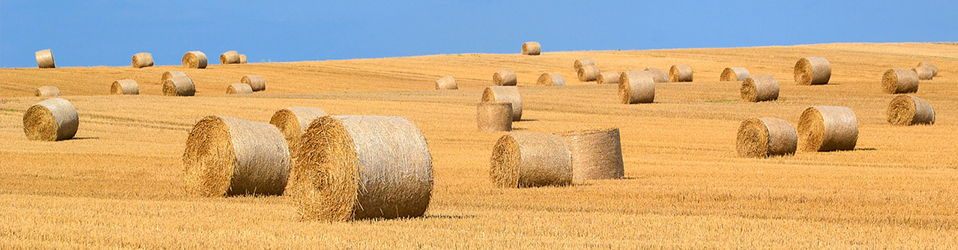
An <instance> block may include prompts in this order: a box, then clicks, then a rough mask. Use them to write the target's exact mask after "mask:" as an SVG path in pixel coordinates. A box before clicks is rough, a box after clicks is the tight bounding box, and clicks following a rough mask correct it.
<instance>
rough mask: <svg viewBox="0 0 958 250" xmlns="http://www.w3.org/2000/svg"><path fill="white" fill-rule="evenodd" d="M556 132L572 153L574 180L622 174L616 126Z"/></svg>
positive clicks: (610, 177)
mask: <svg viewBox="0 0 958 250" xmlns="http://www.w3.org/2000/svg"><path fill="white" fill-rule="evenodd" d="M558 135H559V136H561V137H562V139H563V140H564V141H565V143H566V146H568V147H569V152H570V153H571V155H572V178H573V179H574V180H600V179H621V178H622V177H624V176H625V168H624V166H623V163H622V142H621V141H620V140H621V139H620V138H619V129H618V128H611V129H590V130H578V131H569V132H562V133H559V134H558Z"/></svg>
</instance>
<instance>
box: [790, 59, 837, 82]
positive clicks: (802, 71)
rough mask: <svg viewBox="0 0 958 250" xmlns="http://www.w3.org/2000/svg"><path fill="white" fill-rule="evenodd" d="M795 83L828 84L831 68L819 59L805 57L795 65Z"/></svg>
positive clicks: (825, 61)
mask: <svg viewBox="0 0 958 250" xmlns="http://www.w3.org/2000/svg"><path fill="white" fill-rule="evenodd" d="M794 72H795V83H798V84H799V85H820V84H828V79H829V78H831V77H832V66H831V65H829V64H828V60H827V59H825V58H821V57H805V58H802V59H798V62H796V63H795V71H794Z"/></svg>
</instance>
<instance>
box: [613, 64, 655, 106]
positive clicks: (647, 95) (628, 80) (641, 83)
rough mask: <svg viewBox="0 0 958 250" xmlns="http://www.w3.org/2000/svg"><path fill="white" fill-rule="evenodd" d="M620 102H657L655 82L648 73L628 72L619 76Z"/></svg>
mask: <svg viewBox="0 0 958 250" xmlns="http://www.w3.org/2000/svg"><path fill="white" fill-rule="evenodd" d="M619 100H620V101H621V102H622V103H624V104H636V103H652V102H653V101H655V80H653V79H652V75H651V74H650V73H649V72H648V71H627V72H622V74H621V75H619Z"/></svg>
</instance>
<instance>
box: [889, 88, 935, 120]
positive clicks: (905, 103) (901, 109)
mask: <svg viewBox="0 0 958 250" xmlns="http://www.w3.org/2000/svg"><path fill="white" fill-rule="evenodd" d="M888 123H891V124H892V125H917V124H928V125H931V124H935V109H934V108H932V107H931V104H928V102H926V101H925V100H922V99H921V98H918V97H914V96H910V95H899V96H896V97H895V99H892V100H891V103H889V104H888Z"/></svg>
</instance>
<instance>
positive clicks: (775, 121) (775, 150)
mask: <svg viewBox="0 0 958 250" xmlns="http://www.w3.org/2000/svg"><path fill="white" fill-rule="evenodd" d="M797 148H798V134H797V133H796V132H795V127H792V124H791V123H788V121H786V120H783V119H779V118H771V117H762V118H749V119H746V120H745V121H742V125H740V126H739V127H738V136H737V138H736V139H735V150H736V151H737V152H738V155H739V156H741V157H758V158H765V157H769V156H775V155H790V154H795V150H796V149H797Z"/></svg>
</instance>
